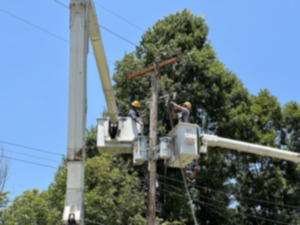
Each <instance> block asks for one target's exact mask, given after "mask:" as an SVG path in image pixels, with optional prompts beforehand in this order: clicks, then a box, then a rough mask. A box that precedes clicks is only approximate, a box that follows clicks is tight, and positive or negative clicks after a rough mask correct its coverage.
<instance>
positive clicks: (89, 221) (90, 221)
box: [84, 219, 104, 225]
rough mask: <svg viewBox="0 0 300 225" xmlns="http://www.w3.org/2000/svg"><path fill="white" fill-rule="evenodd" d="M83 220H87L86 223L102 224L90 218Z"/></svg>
mask: <svg viewBox="0 0 300 225" xmlns="http://www.w3.org/2000/svg"><path fill="white" fill-rule="evenodd" d="M84 221H85V222H88V223H92V224H99V225H104V224H103V223H99V222H96V221H92V220H87V219H84Z"/></svg>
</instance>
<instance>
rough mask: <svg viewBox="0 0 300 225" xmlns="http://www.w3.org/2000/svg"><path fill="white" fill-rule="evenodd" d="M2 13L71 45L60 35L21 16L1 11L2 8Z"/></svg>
mask: <svg viewBox="0 0 300 225" xmlns="http://www.w3.org/2000/svg"><path fill="white" fill-rule="evenodd" d="M0 12H2V13H5V14H7V15H9V16H11V17H13V18H15V19H17V20H19V21H21V22H23V23H26V24H29V25H30V26H32V27H34V28H36V29H38V30H41V31H43V32H45V33H47V34H49V35H51V36H52V37H55V38H57V39H59V40H61V41H63V42H66V43H69V41H68V40H66V39H65V38H63V37H60V36H58V35H56V34H54V33H52V32H50V31H48V30H46V29H44V28H42V27H41V26H38V25H36V24H34V23H31V22H29V21H28V20H25V19H23V18H21V17H19V16H16V15H15V14H13V13H11V12H8V11H6V10H4V9H1V8H0Z"/></svg>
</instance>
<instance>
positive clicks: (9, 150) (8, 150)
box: [2, 148, 58, 163]
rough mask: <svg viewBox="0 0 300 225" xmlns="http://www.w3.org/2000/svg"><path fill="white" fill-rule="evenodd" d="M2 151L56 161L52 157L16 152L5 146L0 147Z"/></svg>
mask: <svg viewBox="0 0 300 225" xmlns="http://www.w3.org/2000/svg"><path fill="white" fill-rule="evenodd" d="M2 150H3V151H5V152H11V153H13V154H17V155H23V156H28V157H32V158H36V159H42V160H46V161H48V162H49V161H50V162H56V163H57V162H58V161H57V160H53V159H49V158H44V157H40V156H36V155H31V154H26V153H21V152H17V151H14V150H11V149H7V148H2Z"/></svg>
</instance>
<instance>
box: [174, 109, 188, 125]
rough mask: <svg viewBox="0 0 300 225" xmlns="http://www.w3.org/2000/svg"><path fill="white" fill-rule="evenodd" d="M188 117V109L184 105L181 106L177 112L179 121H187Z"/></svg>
mask: <svg viewBox="0 0 300 225" xmlns="http://www.w3.org/2000/svg"><path fill="white" fill-rule="evenodd" d="M189 117H190V110H188V109H187V108H185V107H182V110H181V112H180V113H177V118H178V119H179V121H180V122H183V123H189Z"/></svg>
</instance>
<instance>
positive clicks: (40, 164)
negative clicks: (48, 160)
mask: <svg viewBox="0 0 300 225" xmlns="http://www.w3.org/2000/svg"><path fill="white" fill-rule="evenodd" d="M1 157H2V158H6V159H10V160H14V161H19V162H24V163H28V164H32V165H36V166H43V167H48V168H52V169H57V167H54V166H49V165H46V164H42V163H35V162H31V161H27V160H23V159H16V158H12V157H7V156H1Z"/></svg>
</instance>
